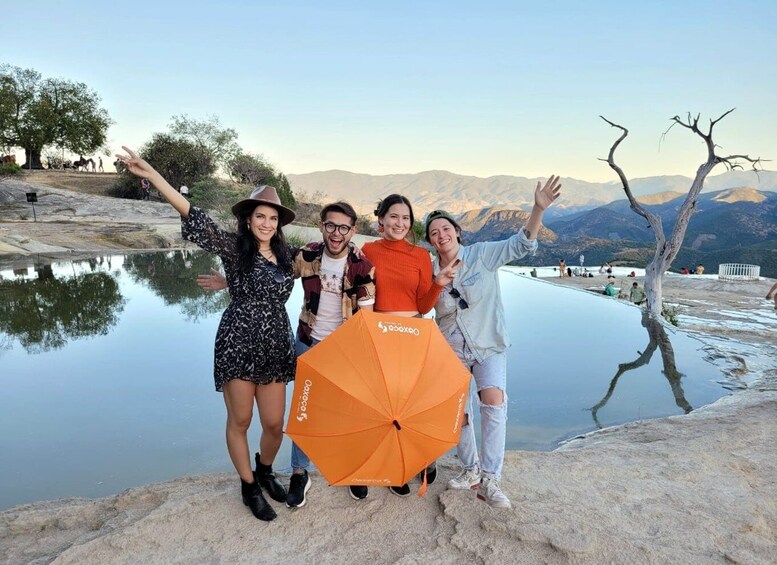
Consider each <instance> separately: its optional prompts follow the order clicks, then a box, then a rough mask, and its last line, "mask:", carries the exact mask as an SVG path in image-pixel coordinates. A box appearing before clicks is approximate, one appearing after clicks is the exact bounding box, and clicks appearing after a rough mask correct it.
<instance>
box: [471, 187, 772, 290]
mask: <svg viewBox="0 0 777 565" xmlns="http://www.w3.org/2000/svg"><path fill="white" fill-rule="evenodd" d="M684 199H685V194H679V193H674V194H673V193H671V192H664V193H661V194H660V195H648V196H643V197H640V198H639V200H640V201H641V202H642V203H643V204H644V205H645V207H646V208H647V209H648V210H650V211H651V212H652V213H654V214H656V215H657V216H659V217H660V218H661V220H662V223H663V226H664V233H666V234H667V236H668V235H669V234H670V233H671V230H672V229H673V228H674V224H675V221H676V217H677V212H678V210H679V208H680V206H681V205H682V203H683V201H684ZM527 218H528V213H527V212H524V211H521V210H502V209H499V208H498V207H490V208H487V209H482V210H473V211H469V212H466V213H464V214H462V215H460V216H459V217H458V218H457V220H458V221H459V223H460V225H461V227H462V230H463V232H464V233H463V235H464V238H465V241H467V242H470V243H475V242H478V241H493V240H499V239H504V238H505V237H508V236H509V235H511V234H513V233H515V231H516V230H518V229H520V227H521V226H522V225H523V224H524V223H525V222H526V220H527ZM539 239H540V241H541V243H542V245H541V246H540V249H539V251H538V254H537V256H536V257H534V258H527V259H525V260H522V261H521V262H522V263H523V264H533V265H551V264H556V263H557V262H558V260H559V259H566V260H567V263H568V264H570V265H575V264H577V258H578V256H579V255H580V254H581V253H583V254H584V255H585V257H586V264H588V265H600V264H602V263H604V262H605V261H608V262H611V263H613V262H614V263H619V262H622V263H627V264H630V265H634V266H638V267H643V266H645V265H646V264H647V263H648V261H650V259H651V257H652V255H653V252H654V250H655V239H654V237H653V232H652V230H651V229H650V228H649V227H648V225H647V222H646V221H645V220H644V219H643V218H642V217H641V216H638V215H637V214H636V213H634V212H633V211H632V210H631V209H630V206H629V202H628V200H625V199H623V200H616V201H614V202H610V203H608V204H606V205H604V206H599V207H597V208H594V209H592V210H587V211H584V212H578V213H575V214H572V215H569V216H567V217H556V218H546V221H545V228H544V229H543V231H541V232H540V234H539ZM699 263H702V264H704V265H707V270H708V272H716V270H717V265H719V264H720V263H749V264H756V265H760V266H761V274H762V275H763V276H768V277H776V278H777V193H775V192H765V191H759V190H755V189H753V188H749V187H740V188H734V189H726V190H720V191H717V192H709V193H703V194H701V195H700V196H699V200H698V202H697V207H696V212H695V213H694V214H693V216H692V217H691V221H690V222H689V224H688V229H687V231H686V234H685V238H684V240H683V247H682V249H681V250H680V252H679V253H678V256H677V258H676V259H675V262H674V266H675V268H677V269H679V267H682V266H688V267H690V266H694V265H697V264H699Z"/></svg>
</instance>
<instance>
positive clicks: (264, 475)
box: [254, 453, 286, 502]
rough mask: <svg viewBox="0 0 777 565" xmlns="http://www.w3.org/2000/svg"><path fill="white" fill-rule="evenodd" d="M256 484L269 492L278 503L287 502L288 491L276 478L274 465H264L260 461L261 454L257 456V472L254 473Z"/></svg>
mask: <svg viewBox="0 0 777 565" xmlns="http://www.w3.org/2000/svg"><path fill="white" fill-rule="evenodd" d="M254 477H255V478H256V482H257V483H259V485H260V486H261V487H262V488H263V489H264V490H266V491H267V494H269V495H270V498H272V499H273V500H277V501H278V502H286V489H285V488H284V486H283V485H282V484H281V483H280V482H279V481H278V479H276V478H275V473H273V470H272V465H264V464H262V463H261V462H260V461H259V454H258V453H257V454H256V472H255V473H254Z"/></svg>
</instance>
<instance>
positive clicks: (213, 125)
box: [157, 114, 241, 186]
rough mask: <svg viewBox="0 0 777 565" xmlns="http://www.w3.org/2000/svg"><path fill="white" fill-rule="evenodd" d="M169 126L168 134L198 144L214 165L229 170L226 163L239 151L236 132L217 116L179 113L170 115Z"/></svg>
mask: <svg viewBox="0 0 777 565" xmlns="http://www.w3.org/2000/svg"><path fill="white" fill-rule="evenodd" d="M169 128H170V135H172V136H174V137H178V138H181V139H184V140H186V141H189V142H190V143H192V144H194V145H196V146H198V147H199V148H200V149H201V150H204V151H205V152H207V153H208V154H209V155H210V158H211V161H212V162H213V163H214V165H216V166H217V167H222V168H224V169H225V170H227V171H229V167H228V163H229V162H230V161H231V160H232V159H234V158H235V156H237V155H238V154H240V153H241V149H240V146H239V145H238V143H237V132H236V131H235V130H234V129H232V128H226V127H224V126H222V125H221V120H219V118H218V116H210V117H209V118H207V119H205V120H197V119H195V118H192V117H189V116H188V115H186V114H181V115H180V116H173V117H172V121H171V122H170V126H169ZM157 170H158V169H157ZM173 186H175V185H173Z"/></svg>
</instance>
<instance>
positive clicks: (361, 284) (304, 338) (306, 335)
mask: <svg viewBox="0 0 777 565" xmlns="http://www.w3.org/2000/svg"><path fill="white" fill-rule="evenodd" d="M353 249H354V245H353V244H349V250H348V257H347V259H346V261H345V276H344V277H343V320H347V319H348V318H350V317H351V316H353V315H354V314H356V312H357V311H358V310H359V300H367V299H372V300H375V267H373V266H372V263H370V261H369V259H367V258H366V257H364V258H362V259H359V257H357V256H356V254H355V253H354V252H353ZM323 253H324V242H322V241H318V242H313V243H308V244H307V245H306V246H305V247H303V248H301V249H300V250H299V251H298V252H297V254H296V256H295V257H294V265H293V267H294V276H295V277H299V278H301V279H302V289H303V291H304V293H305V297H304V299H303V302H302V312H301V313H300V315H299V325H298V326H297V338H298V339H299V340H300V341H301V342H302V343H304V344H305V345H312V344H313V342H312V340H311V338H310V334H311V332H312V331H313V326H314V325H315V324H316V314H317V313H318V301H319V298H320V296H321V277H320V275H321V255H322V254H323Z"/></svg>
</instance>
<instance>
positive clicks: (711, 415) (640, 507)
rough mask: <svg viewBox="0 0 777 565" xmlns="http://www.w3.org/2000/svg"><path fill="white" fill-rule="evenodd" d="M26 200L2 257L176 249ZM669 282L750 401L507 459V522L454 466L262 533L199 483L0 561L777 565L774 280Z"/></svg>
mask: <svg viewBox="0 0 777 565" xmlns="http://www.w3.org/2000/svg"><path fill="white" fill-rule="evenodd" d="M30 188H31V185H29V184H24V183H19V182H17V181H7V182H6V183H4V184H3V185H0V253H3V252H5V253H19V252H21V253H41V254H43V255H45V254H47V253H54V252H61V251H63V250H69V251H71V252H81V251H87V252H90V251H109V250H112V249H126V248H128V247H130V248H132V247H134V248H149V247H153V248H157V247H170V246H178V245H179V241H180V240H179V237H180V236H179V235H178V233H179V232H178V229H179V228H178V225H179V224H178V220H177V218H176V217H175V215H174V213H171V212H170V209H169V207H167V206H166V205H162V204H159V203H154V202H139V201H124V200H115V199H106V198H105V197H100V196H95V195H88V194H87V195H83V194H81V195H74V193H72V192H70V191H68V190H62V189H56V188H50V187H48V186H43V185H37V186H32V188H33V189H36V190H38V194H39V199H40V201H41V204H40V206H39V208H38V209H39V211H40V212H42V215H41V220H42V221H41V222H38V225H36V224H35V223H33V222H31V221H30V220H27V219H23V218H22V215H24V214H25V212H24V210H29V205H28V204H26V203H25V202H24V196H23V194H24V192H25V191H27V190H30ZM42 197H45V198H42ZM304 235H306V236H308V237H309V232H308V233H307V234H304ZM675 279H676V280H675ZM630 280H631V279H629V280H628V281H627V282H630ZM666 281H667V282H666V285H665V297H666V299H667V301H668V302H670V303H674V304H676V305H677V306H678V308H679V320H680V324H681V327H682V328H683V329H689V330H691V331H694V332H696V333H697V335H698V336H699V337H700V338H702V339H703V340H704V342H705V343H706V344H707V345H706V347H705V351H707V354H708V357H709V359H710V360H711V361H713V362H715V363H717V364H720V365H721V366H723V367H724V369H726V370H727V372H728V373H729V375H730V377H731V378H732V379H738V378H741V379H742V380H743V381H744V382H747V383H748V386H747V387H746V388H744V389H743V390H739V391H737V392H735V393H734V394H732V395H731V396H727V397H724V398H722V399H720V400H719V401H717V402H715V403H714V404H712V405H710V406H707V407H703V408H700V409H697V410H695V411H693V412H692V413H690V414H688V415H685V416H675V417H670V418H664V419H660V420H651V421H642V422H635V423H631V424H627V425H623V426H617V427H613V428H607V429H604V430H599V431H596V432H592V433H591V434H588V435H586V436H585V437H583V438H580V439H576V440H573V441H571V442H568V443H566V444H564V445H563V446H561V447H560V448H559V449H557V450H556V451H554V452H551V453H537V452H510V453H508V454H507V458H506V465H505V471H504V480H503V484H504V488H505V491H506V492H507V494H508V495H509V496H510V498H511V499H512V500H513V502H514V507H513V509H512V510H509V511H505V510H493V509H491V508H489V507H488V506H486V505H485V504H482V503H480V502H477V501H476V500H474V494H473V493H471V492H452V491H448V490H445V488H444V482H445V480H447V479H448V478H449V477H450V476H452V475H453V474H454V473H455V470H454V464H453V462H452V461H445V462H443V464H442V467H441V472H440V479H438V482H437V483H435V484H434V485H432V486H431V487H430V489H429V492H428V493H427V495H426V496H425V497H424V498H419V497H416V496H411V497H409V498H408V499H399V498H397V497H395V496H393V495H390V494H388V492H387V491H386V490H384V489H372V490H371V493H370V496H369V498H368V499H366V500H365V501H363V502H361V503H356V502H354V501H352V500H351V499H350V498H349V497H348V495H347V493H346V492H345V491H344V489H342V488H327V487H326V486H325V481H324V480H323V478H321V477H320V476H315V477H314V481H315V486H314V489H313V490H311V492H310V502H309V505H308V506H306V507H305V508H302V509H298V510H295V511H287V510H286V509H283V508H278V510H279V514H280V516H279V519H278V520H276V521H275V522H272V523H269V524H267V523H261V522H259V521H257V520H255V519H253V517H251V516H250V514H249V513H248V512H247V510H245V508H244V507H243V506H242V505H241V504H240V499H239V491H238V488H237V484H236V480H235V479H234V478H233V477H232V475H230V474H215V475H205V476H198V477H187V478H181V479H177V480H175V481H170V482H167V483H160V484H155V485H150V486H146V487H141V488H136V489H130V490H128V491H126V492H124V493H121V494H119V495H116V496H112V497H107V498H103V499H99V500H85V499H65V500H59V501H45V502H37V503H34V504H27V505H22V506H17V507H15V508H12V509H10V510H6V511H4V512H0V564H14V565H15V564H18V563H50V562H54V563H79V564H80V563H139V562H142V563H184V562H187V563H190V562H195V563H277V562H285V563H309V562H311V561H315V562H317V563H342V562H349V563H403V564H411V563H507V562H510V563H513V562H525V563H573V564H574V563H775V562H777V502H775V501H777V450H775V449H774V437H775V436H776V435H777V353H776V352H775V348H777V343H776V340H775V337H774V336H775V335H777V334H775V328H776V327H777V325H776V324H777V317H774V310H773V306H772V305H771V304H769V303H767V302H766V301H765V300H764V299H763V296H764V295H765V294H766V290H767V289H768V288H769V286H770V284H772V281H758V282H754V283H724V282H722V281H718V280H717V279H715V278H714V277H668V278H667V279H666ZM545 282H546V283H548V284H564V285H571V286H576V287H579V288H580V289H581V292H582V291H585V290H584V289H585V288H586V287H589V286H597V285H599V286H601V283H600V281H598V280H597V279H575V278H572V279H553V280H552V279H547V280H545ZM602 300H611V299H610V298H606V297H604V296H603V297H602ZM52 477H53V478H52V480H55V477H56V469H55V468H53V469H52Z"/></svg>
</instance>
